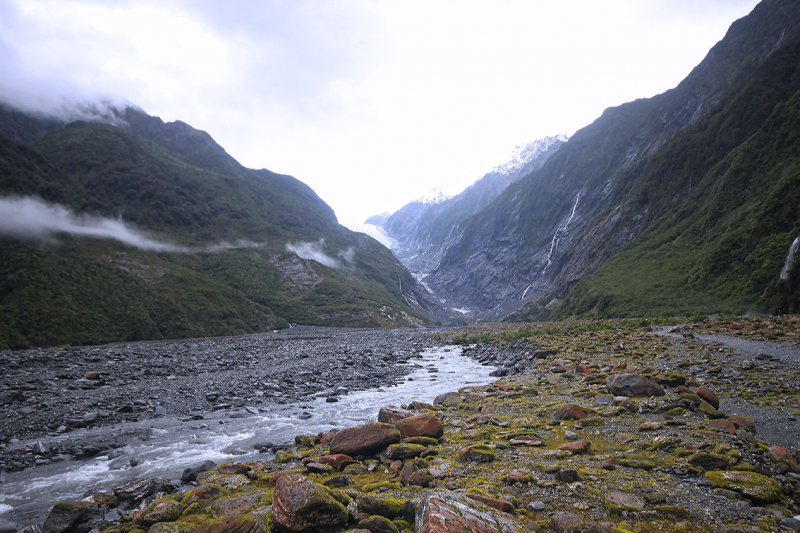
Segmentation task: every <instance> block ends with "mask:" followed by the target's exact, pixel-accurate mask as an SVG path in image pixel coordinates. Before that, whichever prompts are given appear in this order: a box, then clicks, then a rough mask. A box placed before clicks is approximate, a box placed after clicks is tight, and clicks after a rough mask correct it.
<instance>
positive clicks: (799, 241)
mask: <svg viewBox="0 0 800 533" xmlns="http://www.w3.org/2000/svg"><path fill="white" fill-rule="evenodd" d="M798 247H800V237H797V238H795V240H794V242H793V243H792V245H791V246H790V247H789V255H787V256H786V263H784V265H783V270H781V279H789V269H791V268H792V262H794V254H796V253H797V248H798Z"/></svg>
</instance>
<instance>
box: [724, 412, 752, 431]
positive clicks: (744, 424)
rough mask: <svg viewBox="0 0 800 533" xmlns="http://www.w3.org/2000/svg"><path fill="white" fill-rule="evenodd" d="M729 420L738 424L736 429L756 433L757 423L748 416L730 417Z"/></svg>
mask: <svg viewBox="0 0 800 533" xmlns="http://www.w3.org/2000/svg"><path fill="white" fill-rule="evenodd" d="M728 420H730V421H731V422H733V423H734V424H736V427H738V428H741V429H743V430H745V431H750V432H752V431H755V429H756V425H755V423H754V422H753V421H752V420H750V419H749V418H747V417H746V416H740V415H731V416H729V417H728Z"/></svg>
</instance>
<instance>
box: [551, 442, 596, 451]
mask: <svg viewBox="0 0 800 533" xmlns="http://www.w3.org/2000/svg"><path fill="white" fill-rule="evenodd" d="M591 445H592V443H591V442H589V441H588V440H578V441H575V442H568V443H567V444H564V445H563V446H560V447H559V448H558V449H559V450H562V451H565V452H572V453H584V452H586V451H587V450H589V447H590V446H591Z"/></svg>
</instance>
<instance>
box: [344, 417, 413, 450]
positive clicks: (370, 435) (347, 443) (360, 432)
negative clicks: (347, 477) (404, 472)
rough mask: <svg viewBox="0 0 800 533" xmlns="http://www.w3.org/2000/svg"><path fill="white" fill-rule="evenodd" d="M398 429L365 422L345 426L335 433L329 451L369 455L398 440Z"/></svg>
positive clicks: (387, 425)
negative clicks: (360, 424) (361, 424)
mask: <svg viewBox="0 0 800 533" xmlns="http://www.w3.org/2000/svg"><path fill="white" fill-rule="evenodd" d="M400 438H401V437H400V431H399V430H398V429H397V428H396V427H394V426H392V425H389V424H383V423H380V422H378V423H375V424H365V425H363V426H357V427H352V428H346V429H343V430H341V431H339V432H337V433H336V435H335V436H334V438H333V442H332V443H331V453H332V454H337V453H342V454H345V455H350V456H354V455H369V454H372V453H375V452H379V451H381V450H383V449H385V448H386V447H387V446H389V445H390V444H395V443H397V442H400Z"/></svg>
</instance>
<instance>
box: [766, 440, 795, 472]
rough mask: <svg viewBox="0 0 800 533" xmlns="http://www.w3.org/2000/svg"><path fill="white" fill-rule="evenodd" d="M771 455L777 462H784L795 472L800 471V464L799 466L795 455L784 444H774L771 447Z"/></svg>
mask: <svg viewBox="0 0 800 533" xmlns="http://www.w3.org/2000/svg"><path fill="white" fill-rule="evenodd" d="M769 457H770V459H772V460H773V461H775V462H776V463H783V464H785V465H786V466H788V467H789V470H791V471H792V472H795V473H800V466H798V464H797V461H795V459H794V457H793V456H792V454H791V453H789V450H787V449H786V448H784V447H783V446H772V447H770V449H769Z"/></svg>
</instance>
